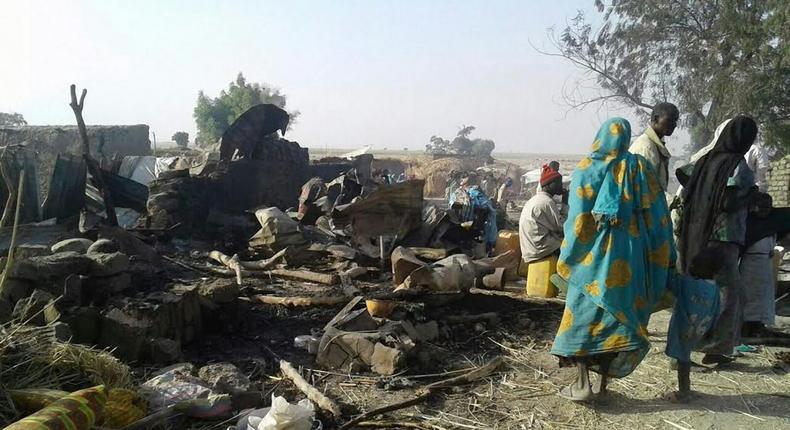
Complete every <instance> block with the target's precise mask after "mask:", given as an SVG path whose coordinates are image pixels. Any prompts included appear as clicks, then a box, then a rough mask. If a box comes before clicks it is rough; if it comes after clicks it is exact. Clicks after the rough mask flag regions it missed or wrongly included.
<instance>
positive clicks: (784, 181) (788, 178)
mask: <svg viewBox="0 0 790 430" xmlns="http://www.w3.org/2000/svg"><path fill="white" fill-rule="evenodd" d="M768 194H770V195H771V197H773V200H774V206H775V207H788V206H790V155H788V156H786V157H784V158H780V159H779V160H776V161H774V162H773V163H771V170H770V171H769V173H768Z"/></svg>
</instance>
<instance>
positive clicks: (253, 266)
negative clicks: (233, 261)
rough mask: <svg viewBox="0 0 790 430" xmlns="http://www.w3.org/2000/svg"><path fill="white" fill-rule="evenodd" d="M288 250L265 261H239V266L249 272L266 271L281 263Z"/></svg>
mask: <svg viewBox="0 0 790 430" xmlns="http://www.w3.org/2000/svg"><path fill="white" fill-rule="evenodd" d="M287 250H288V249H287V248H286V249H282V250H280V252H278V253H276V254H274V255H273V256H272V257H271V258H267V259H265V260H256V261H239V265H240V266H241V267H243V268H245V269H248V270H266V269H268V268H270V267H272V266H274V265H275V264H277V262H278V261H280V260H281V259H282V258H283V257H285V253H286V251H287Z"/></svg>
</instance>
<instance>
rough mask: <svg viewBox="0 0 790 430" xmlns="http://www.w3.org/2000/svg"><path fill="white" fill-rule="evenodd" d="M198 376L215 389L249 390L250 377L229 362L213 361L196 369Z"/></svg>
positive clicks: (223, 391) (231, 391)
mask: <svg viewBox="0 0 790 430" xmlns="http://www.w3.org/2000/svg"><path fill="white" fill-rule="evenodd" d="M198 377H199V378H200V379H202V380H204V381H206V382H208V383H209V384H210V385H211V386H212V387H213V389H214V390H215V391H219V392H221V393H234V392H243V391H249V390H250V387H252V383H251V382H250V379H249V378H248V377H247V375H245V374H244V373H242V372H241V370H239V368H238V367H236V366H234V365H233V364H231V363H215V364H209V365H208V366H203V367H201V368H200V370H198Z"/></svg>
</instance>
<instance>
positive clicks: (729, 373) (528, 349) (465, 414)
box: [422, 312, 790, 429]
mask: <svg viewBox="0 0 790 430" xmlns="http://www.w3.org/2000/svg"><path fill="white" fill-rule="evenodd" d="M667 320H668V313H667V312H664V313H662V314H660V315H657V316H656V317H655V318H654V321H653V322H652V324H651V333H653V334H654V338H653V348H652V350H651V352H650V354H649V355H648V358H647V359H646V360H645V361H644V362H643V363H642V365H640V366H639V367H638V368H637V370H636V371H635V372H634V373H633V374H632V375H630V376H629V377H627V378H623V379H616V380H613V381H612V383H611V384H610V390H611V395H610V397H609V398H608V399H606V400H603V399H602V400H599V401H597V402H595V403H590V404H574V403H571V402H568V401H566V400H564V399H561V398H559V397H558V396H556V393H557V391H558V390H559V389H560V388H561V387H562V386H564V385H567V384H568V383H570V381H571V380H572V378H573V371H571V370H569V369H559V368H558V367H557V365H556V360H555V359H554V358H553V357H552V356H551V355H550V353H549V351H548V350H549V344H548V342H546V341H545V340H535V339H532V338H530V337H526V338H521V339H520V340H519V341H517V342H508V343H504V342H499V343H496V344H497V345H499V347H500V348H501V349H502V351H504V353H505V354H506V358H507V362H508V364H509V365H510V371H509V372H506V373H502V374H500V375H498V376H497V377H495V378H492V379H490V380H489V381H487V383H486V384H480V385H478V386H476V387H474V388H473V389H471V390H465V391H464V392H460V393H456V394H451V395H448V396H447V397H446V398H445V399H444V401H443V402H442V404H441V405H438V406H437V407H432V408H430V409H428V410H425V411H423V415H422V418H423V419H424V420H426V422H427V423H431V424H436V425H437V426H438V427H444V428H468V429H479V428H480V429H482V428H486V429H566V428H567V429H571V428H584V429H599V428H600V429H636V428H639V429H664V428H672V429H707V428H715V429H739V428H754V429H773V428H788V427H790V421H788V417H790V402H788V401H787V399H788V397H790V396H789V395H788V394H786V393H787V387H788V386H789V385H788V383H790V375H788V370H789V369H788V367H787V366H786V365H783V364H781V363H780V360H778V359H777V358H776V357H775V353H776V350H775V349H763V350H761V351H759V352H758V353H753V354H747V356H746V357H743V358H741V359H739V360H738V362H737V364H736V365H735V366H732V367H731V368H729V369H727V370H721V371H715V370H714V371H709V372H705V373H693V374H692V389H693V390H695V391H696V393H695V395H694V399H693V400H692V402H691V403H689V404H685V405H684V404H677V403H673V402H671V401H669V400H667V399H666V398H665V397H664V395H665V394H667V393H669V392H672V391H674V390H675V389H676V374H675V373H674V371H671V370H670V369H669V366H668V360H667V359H666V357H665V356H664V354H663V349H664V346H665V343H664V342H665V336H666V333H665V332H663V333H662V332H661V330H662V328H664V330H665V327H666V323H667ZM492 342H494V341H493V340H492ZM697 358H699V357H697ZM438 427H436V428H438Z"/></svg>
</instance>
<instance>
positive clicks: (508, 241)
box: [494, 230, 521, 280]
mask: <svg viewBox="0 0 790 430" xmlns="http://www.w3.org/2000/svg"><path fill="white" fill-rule="evenodd" d="M508 251H514V252H515V253H516V255H518V259H519V261H521V242H520V241H519V240H518V232H517V231H513V230H500V231H499V234H497V237H496V244H494V255H500V254H504V253H506V252H508ZM518 272H519V271H518V268H517V267H515V268H512V269H507V270H506V271H505V279H510V280H514V279H518V277H519V273H518Z"/></svg>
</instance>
